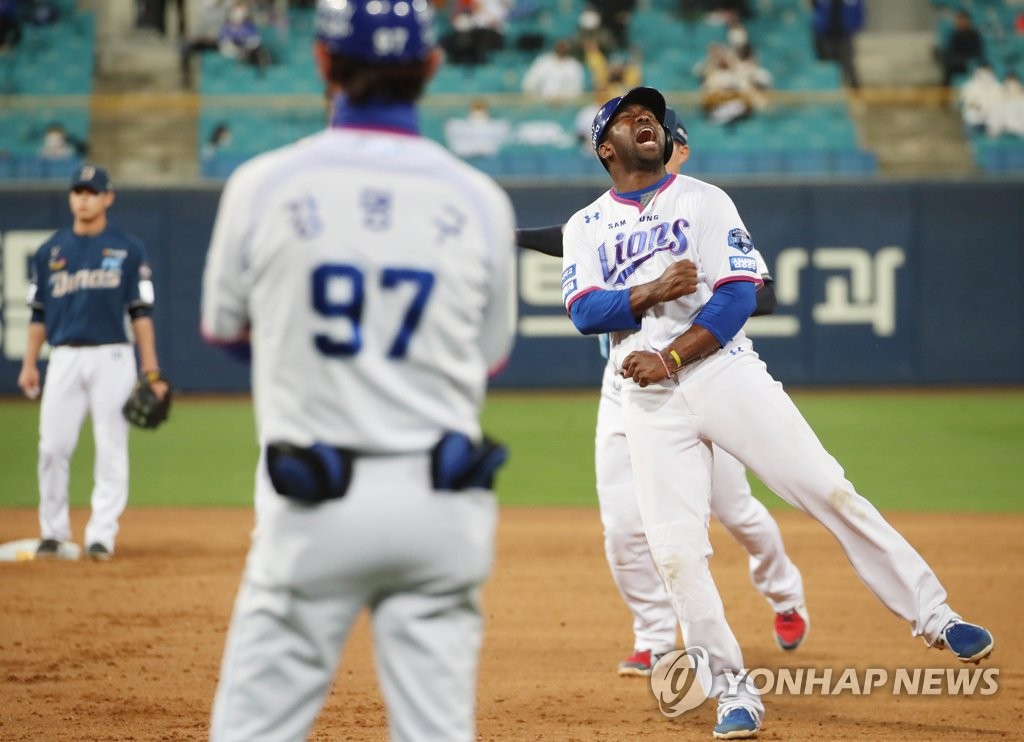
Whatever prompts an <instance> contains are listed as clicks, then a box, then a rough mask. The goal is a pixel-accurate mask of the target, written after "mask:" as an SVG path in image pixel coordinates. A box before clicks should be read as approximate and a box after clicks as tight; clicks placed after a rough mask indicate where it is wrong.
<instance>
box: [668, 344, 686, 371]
mask: <svg viewBox="0 0 1024 742" xmlns="http://www.w3.org/2000/svg"><path fill="white" fill-rule="evenodd" d="M668 354H669V355H670V356H672V360H673V361H675V362H676V368H677V369H680V368H682V367H683V359H682V358H680V357H679V354H678V353H676V352H675V351H674V350H673V349H671V348H669V351H668Z"/></svg>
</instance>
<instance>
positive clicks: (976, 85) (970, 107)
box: [959, 64, 1003, 134]
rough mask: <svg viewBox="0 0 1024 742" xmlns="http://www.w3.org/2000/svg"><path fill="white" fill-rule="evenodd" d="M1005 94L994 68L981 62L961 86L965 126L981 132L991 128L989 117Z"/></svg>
mask: <svg viewBox="0 0 1024 742" xmlns="http://www.w3.org/2000/svg"><path fill="white" fill-rule="evenodd" d="M1002 96H1003V88H1002V85H1000V84H999V78H997V77H996V75H995V73H994V72H993V71H992V68H991V67H989V66H988V65H987V64H979V65H978V66H977V67H975V68H974V71H973V72H972V73H971V75H970V77H968V78H967V81H966V82H965V83H964V84H963V85H962V86H961V87H960V91H959V98H960V113H961V116H962V117H963V121H964V126H966V127H967V128H968V129H969V130H970V131H971V132H972V133H975V134H980V133H982V132H985V131H987V130H988V128H989V118H990V116H991V114H992V111H993V109H994V108H995V107H996V105H997V104H998V103H999V101H1000V99H1001V98H1002Z"/></svg>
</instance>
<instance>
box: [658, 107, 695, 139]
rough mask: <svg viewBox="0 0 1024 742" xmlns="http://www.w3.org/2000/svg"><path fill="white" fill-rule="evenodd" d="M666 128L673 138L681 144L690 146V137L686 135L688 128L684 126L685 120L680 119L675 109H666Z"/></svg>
mask: <svg viewBox="0 0 1024 742" xmlns="http://www.w3.org/2000/svg"><path fill="white" fill-rule="evenodd" d="M664 124H665V128H666V129H668V130H669V132H670V133H671V135H672V138H673V139H675V140H676V141H677V142H679V143H680V144H689V135H688V134H687V133H686V127H685V126H683V120H682V119H681V118H679V114H678V113H676V112H675V109H672V108H666V109H665V121H664Z"/></svg>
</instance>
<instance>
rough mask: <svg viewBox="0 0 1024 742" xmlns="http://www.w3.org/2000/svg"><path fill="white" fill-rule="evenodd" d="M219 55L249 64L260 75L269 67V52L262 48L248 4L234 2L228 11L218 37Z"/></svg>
mask: <svg viewBox="0 0 1024 742" xmlns="http://www.w3.org/2000/svg"><path fill="white" fill-rule="evenodd" d="M218 48H219V49H220V53H221V54H223V55H224V56H225V57H228V58H229V59H234V60H237V61H239V62H243V63H245V64H251V65H253V66H255V67H256V69H257V71H258V72H260V73H262V72H263V71H264V70H265V69H266V68H267V67H268V66H269V65H270V61H271V60H270V52H268V51H267V49H266V47H264V46H263V37H262V36H261V35H260V30H259V28H258V27H257V26H256V22H255V21H253V20H252V17H251V14H250V11H249V4H248V3H246V2H244V1H243V0H236V2H235V3H234V5H232V6H231V10H229V11H228V17H227V20H226V21H225V22H224V25H223V26H221V29H220V35H219V37H218Z"/></svg>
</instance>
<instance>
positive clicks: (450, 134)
mask: <svg viewBox="0 0 1024 742" xmlns="http://www.w3.org/2000/svg"><path fill="white" fill-rule="evenodd" d="M509 128H510V126H509V122H508V121H505V120H504V119H496V118H492V117H491V111H490V108H488V106H487V102H486V101H484V100H483V99H482V98H477V99H475V100H474V101H473V102H472V103H470V104H469V113H468V114H467V115H466V117H465V118H461V119H449V120H448V121H447V122H445V125H444V139H445V143H446V144H447V145H448V149H450V150H451V151H452V152H454V153H455V154H457V155H458V156H459V157H488V156H492V155H496V154H497V153H498V150H500V149H501V146H502V145H503V144H504V143H505V141H506V140H507V139H508V135H509Z"/></svg>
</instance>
